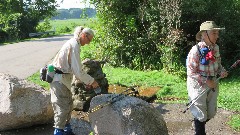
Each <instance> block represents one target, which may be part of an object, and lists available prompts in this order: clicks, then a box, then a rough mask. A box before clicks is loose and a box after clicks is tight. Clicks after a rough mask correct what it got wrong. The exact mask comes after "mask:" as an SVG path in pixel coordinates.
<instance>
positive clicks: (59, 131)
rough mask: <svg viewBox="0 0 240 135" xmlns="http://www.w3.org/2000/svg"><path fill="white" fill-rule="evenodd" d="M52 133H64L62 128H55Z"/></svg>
mask: <svg viewBox="0 0 240 135" xmlns="http://www.w3.org/2000/svg"><path fill="white" fill-rule="evenodd" d="M53 135H66V134H65V133H64V130H63V129H58V128H55V130H54V134H53Z"/></svg>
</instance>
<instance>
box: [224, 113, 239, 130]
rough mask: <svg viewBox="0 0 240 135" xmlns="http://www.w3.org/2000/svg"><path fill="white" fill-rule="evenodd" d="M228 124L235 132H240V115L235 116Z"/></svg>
mask: <svg viewBox="0 0 240 135" xmlns="http://www.w3.org/2000/svg"><path fill="white" fill-rule="evenodd" d="M227 124H228V125H230V126H231V127H232V128H233V129H234V130H236V131H240V115H239V114H238V115H233V116H232V117H231V120H230V121H229V122H228V123H227Z"/></svg>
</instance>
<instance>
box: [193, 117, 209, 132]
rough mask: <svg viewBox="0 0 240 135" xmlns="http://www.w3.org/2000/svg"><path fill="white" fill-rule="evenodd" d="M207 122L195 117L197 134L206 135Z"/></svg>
mask: <svg viewBox="0 0 240 135" xmlns="http://www.w3.org/2000/svg"><path fill="white" fill-rule="evenodd" d="M205 124H206V122H205V121H204V122H201V121H199V120H198V119H195V118H194V126H195V135H206V132H205Z"/></svg>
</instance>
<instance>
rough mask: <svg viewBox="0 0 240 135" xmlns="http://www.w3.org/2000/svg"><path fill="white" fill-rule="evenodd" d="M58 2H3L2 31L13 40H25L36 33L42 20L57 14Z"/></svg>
mask: <svg viewBox="0 0 240 135" xmlns="http://www.w3.org/2000/svg"><path fill="white" fill-rule="evenodd" d="M56 6H57V5H56V0H1V3H0V14H1V16H0V22H2V24H3V26H2V30H4V31H5V32H7V33H8V34H9V35H10V36H9V38H11V39H24V38H26V37H28V33H30V32H35V31H36V26H37V25H38V23H39V21H40V20H44V19H45V18H48V17H51V16H53V15H54V14H55V10H56Z"/></svg>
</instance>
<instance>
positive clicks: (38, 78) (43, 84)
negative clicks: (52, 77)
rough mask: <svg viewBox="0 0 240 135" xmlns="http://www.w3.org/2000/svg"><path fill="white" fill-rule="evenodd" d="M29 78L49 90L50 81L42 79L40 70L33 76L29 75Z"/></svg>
mask: <svg viewBox="0 0 240 135" xmlns="http://www.w3.org/2000/svg"><path fill="white" fill-rule="evenodd" d="M27 80H28V81H31V82H33V83H35V84H38V85H39V86H41V87H43V88H44V89H45V90H49V88H50V85H49V83H47V82H45V81H41V80H40V73H39V72H37V73H35V74H33V75H32V76H30V77H28V78H27Z"/></svg>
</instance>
